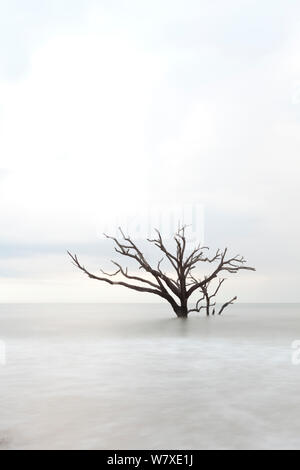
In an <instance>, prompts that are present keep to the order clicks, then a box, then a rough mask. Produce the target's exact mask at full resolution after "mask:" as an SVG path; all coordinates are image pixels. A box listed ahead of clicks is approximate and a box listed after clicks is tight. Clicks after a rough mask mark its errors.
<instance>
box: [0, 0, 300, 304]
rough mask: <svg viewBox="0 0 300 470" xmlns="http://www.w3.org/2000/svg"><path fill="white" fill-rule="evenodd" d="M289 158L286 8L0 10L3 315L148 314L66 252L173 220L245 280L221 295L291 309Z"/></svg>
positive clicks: (298, 62)
mask: <svg viewBox="0 0 300 470" xmlns="http://www.w3.org/2000/svg"><path fill="white" fill-rule="evenodd" d="M299 158H300V3H299V2H297V1H295V0H294V1H292V0H272V1H271V0H268V1H267V0H260V1H254V0H252V1H251V0H236V1H235V0H228V1H226V2H224V0H207V1H206V0H197V1H196V0H195V1H193V0H185V1H183V0H180V1H178V0H172V1H171V0H152V1H151V2H150V1H143V0H126V1H121V0H26V2H24V1H23V0H10V1H9V2H8V1H6V0H0V215H1V231H0V301H1V302H60V301H66V302H86V301H87V302H101V301H103V302H111V301H117V302H122V301H126V302H130V301H141V302H144V301H145V302H147V301H153V300H156V299H152V297H151V296H149V295H147V294H145V295H144V294H139V293H136V292H132V291H127V290H126V289H122V288H117V287H110V286H106V285H102V284H100V283H97V282H94V281H91V280H89V279H87V278H85V277H84V276H83V275H82V274H81V273H80V272H77V271H76V270H75V269H74V268H73V266H72V265H71V264H70V262H69V260H68V258H67V256H66V249H71V250H73V251H75V252H77V253H78V255H80V257H81V258H82V260H83V261H84V263H85V265H87V266H90V267H91V268H93V269H95V270H97V269H99V267H100V266H101V265H102V266H104V267H106V268H107V260H110V259H111V257H112V255H111V251H112V249H111V248H112V247H111V244H110V242H109V241H106V240H104V239H103V236H102V232H103V230H104V229H105V230H106V229H108V230H110V231H113V230H114V227H115V226H116V225H117V223H119V221H121V222H122V223H124V224H125V226H126V224H127V226H128V228H129V229H131V232H133V235H136V237H137V238H139V236H142V235H141V231H140V235H139V232H138V226H140V230H142V231H143V228H144V227H145V225H147V224H148V225H147V226H150V227H153V226H154V225H155V224H156V220H159V218H162V219H163V221H164V222H165V223H166V222H168V221H169V220H171V219H172V217H173V219H174V217H175V219H176V217H179V216H178V214H181V212H182V211H184V213H185V222H186V223H191V222H193V223H195V220H196V223H197V224H198V225H197V227H198V228H197V230H199V236H201V238H203V239H204V241H205V243H206V244H208V245H210V246H212V247H218V246H219V247H221V248H222V247H224V246H228V248H229V249H230V250H231V252H232V253H233V254H236V253H241V254H243V255H244V256H245V257H246V258H247V260H248V261H249V264H250V265H254V266H255V267H256V268H257V272H256V273H252V272H250V273H241V274H240V276H238V278H236V279H232V280H231V281H230V282H229V281H228V283H227V286H226V289H225V291H224V296H225V297H226V295H229V296H232V295H231V294H233V295H235V294H237V295H238V296H239V300H240V301H241V302H300V291H299V278H300V259H299V258H300V255H299V253H300V251H299V238H300V221H299V207H298V206H299V168H300V164H299ZM149 214H152V215H151V216H150V215H149ZM174 214H175V215H174ZM192 218H193V220H192ZM141 227H142V229H141Z"/></svg>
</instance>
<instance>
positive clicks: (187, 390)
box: [0, 303, 300, 450]
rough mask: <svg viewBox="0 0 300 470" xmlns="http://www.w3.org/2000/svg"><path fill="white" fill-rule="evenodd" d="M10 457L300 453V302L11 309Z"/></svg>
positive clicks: (7, 348)
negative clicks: (217, 308) (63, 452)
mask: <svg viewBox="0 0 300 470" xmlns="http://www.w3.org/2000/svg"><path fill="white" fill-rule="evenodd" d="M0 449H2V450H4V449H7V450H9V449H74V450H75V449H107V450H110V449H120V450H121V449H137V450H138V449H158V450H161V449H182V450H184V449H186V450H187V449H234V450H244V449H267V450H271V449H298V450H299V449H300V304H235V305H233V306H230V307H228V309H226V310H225V311H224V313H223V315H222V316H215V317H209V318H207V317H205V315H204V314H201V315H200V314H191V315H190V317H189V318H188V319H187V320H184V319H178V318H176V317H175V316H174V314H173V312H172V310H171V309H170V307H169V305H168V304H117V303H116V304H0Z"/></svg>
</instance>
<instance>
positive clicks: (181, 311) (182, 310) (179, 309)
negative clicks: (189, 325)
mask: <svg viewBox="0 0 300 470" xmlns="http://www.w3.org/2000/svg"><path fill="white" fill-rule="evenodd" d="M174 312H175V313H176V315H177V317H178V318H187V317H188V309H187V305H181V306H176V307H175V308H174Z"/></svg>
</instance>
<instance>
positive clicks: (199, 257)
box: [68, 226, 255, 318]
mask: <svg viewBox="0 0 300 470" xmlns="http://www.w3.org/2000/svg"><path fill="white" fill-rule="evenodd" d="M119 230H120V234H121V240H119V239H118V238H116V237H111V236H108V235H105V236H106V238H109V239H111V240H113V242H114V243H115V251H116V252H117V253H119V254H120V255H122V256H124V257H127V258H131V259H133V260H135V261H136V262H137V264H138V267H139V270H142V271H144V272H146V273H147V274H148V277H146V276H145V277H142V276H140V275H130V274H129V272H128V268H123V267H122V266H121V264H119V263H117V262H116V261H112V263H113V264H114V265H115V266H116V271H115V272H113V273H111V274H110V273H106V272H104V271H103V270H101V273H102V275H99V276H98V275H95V274H93V273H91V272H89V271H88V270H87V269H86V268H85V267H84V265H83V264H81V263H80V262H79V260H78V258H77V255H75V254H74V255H73V254H71V253H70V252H69V251H68V254H69V256H70V257H71V258H72V261H73V263H74V265H75V266H76V267H77V268H79V269H80V270H81V271H83V272H84V273H85V274H86V275H87V276H89V278H91V279H96V280H98V281H103V282H107V283H108V284H111V285H119V286H124V287H127V288H128V289H133V290H135V291H139V292H146V293H149V294H154V295H158V296H159V297H161V298H163V299H165V300H167V301H168V302H169V303H170V305H171V306H172V308H173V310H174V312H175V313H176V315H177V316H178V317H180V318H187V316H188V314H189V313H190V312H200V311H201V310H202V309H203V308H205V311H206V315H207V316H209V315H210V314H212V315H214V314H215V305H216V302H215V298H216V295H217V293H218V291H219V289H220V287H221V285H222V284H223V282H224V280H225V279H224V278H219V276H220V275H221V274H222V273H223V272H224V271H225V272H227V273H231V274H235V273H237V272H238V271H241V270H250V271H255V269H254V268H251V267H249V266H246V265H245V263H246V260H245V259H244V258H243V257H242V256H239V255H237V256H234V257H227V248H226V249H225V250H224V251H221V250H217V252H216V253H215V255H214V256H212V257H209V256H208V255H206V252H207V250H208V247H202V246H201V245H199V246H198V247H196V248H194V249H193V250H192V251H191V252H189V253H187V247H186V245H187V240H186V236H185V230H186V226H183V227H181V228H179V229H178V230H177V232H176V233H175V235H174V241H175V247H176V250H175V252H174V253H172V252H171V251H170V250H168V249H167V248H166V245H165V243H164V241H163V239H162V236H161V234H160V232H159V231H158V230H156V234H157V236H156V238H154V239H148V241H149V242H150V243H152V244H154V245H155V246H156V247H158V248H159V250H160V251H161V253H162V254H163V257H162V258H161V259H160V261H159V262H158V263H157V265H156V267H152V266H151V265H150V263H149V262H148V261H147V260H146V259H145V257H144V255H143V253H142V252H141V250H140V249H139V248H138V246H137V245H136V243H135V242H133V240H132V239H131V237H130V236H125V235H124V233H123V231H122V230H121V229H119ZM164 261H167V262H168V263H169V267H170V268H171V269H172V271H173V276H171V275H169V274H167V273H166V272H164V271H163V270H162V263H163V262H164ZM202 263H208V264H215V266H214V269H212V271H211V273H210V274H209V275H206V276H204V278H203V279H197V278H196V277H195V276H194V275H193V271H194V269H196V268H197V267H198V266H200V265H201V264H202ZM118 275H121V276H122V278H123V280H112V277H115V276H118ZM214 280H217V282H218V284H217V287H216V288H215V290H214V291H213V293H212V294H209V288H210V287H211V286H212V283H213V281H214ZM198 291H200V294H201V296H200V298H199V299H198V301H197V302H196V305H195V307H194V308H191V309H189V308H188V301H189V299H190V297H191V296H192V295H193V294H196V293H197V292H198ZM236 298H237V297H234V298H233V299H231V300H229V301H228V302H226V303H224V304H223V305H222V306H221V308H220V310H219V311H218V314H219V315H221V313H222V312H223V310H224V309H225V308H226V307H227V306H228V305H230V304H232V303H233V302H234V301H235V300H236ZM203 301H204V305H203V304H202V302H203Z"/></svg>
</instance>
